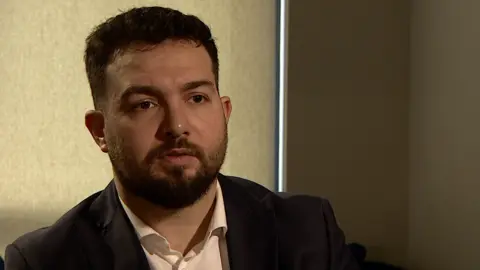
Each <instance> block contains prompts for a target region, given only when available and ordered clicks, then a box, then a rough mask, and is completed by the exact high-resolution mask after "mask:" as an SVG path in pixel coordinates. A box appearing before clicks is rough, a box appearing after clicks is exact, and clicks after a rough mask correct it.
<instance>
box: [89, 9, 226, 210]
mask: <svg viewBox="0 0 480 270" xmlns="http://www.w3.org/2000/svg"><path fill="white" fill-rule="evenodd" d="M85 65H86V71H87V76H88V80H89V83H90V88H91V91H92V97H93V100H94V105H95V110H94V111H89V112H87V114H86V116H85V123H86V126H87V127H88V129H89V131H90V133H91V134H92V136H93V137H94V139H95V141H96V143H97V144H98V145H99V147H100V149H101V150H102V151H103V152H105V153H108V154H109V157H110V160H111V162H112V166H113V169H114V172H115V177H116V180H117V181H118V184H121V185H122V187H123V189H125V190H126V191H128V192H130V193H133V194H135V195H137V196H139V197H142V198H143V199H146V200H148V201H150V202H152V203H155V204H157V205H160V206H163V207H165V208H170V209H177V208H182V207H186V206H188V205H191V204H193V203H194V202H195V201H197V200H198V199H199V198H200V197H201V196H202V195H203V194H205V193H206V191H207V190H208V188H209V187H210V186H211V184H212V183H213V181H214V180H215V177H216V176H217V174H218V172H219V170H220V167H221V166H222V164H223V161H224V158H225V154H226V148H227V123H228V119H229V117H230V112H231V103H230V99H229V98H228V97H220V95H219V91H218V67H219V64H218V55H217V48H216V45H215V42H214V40H213V38H212V36H211V33H210V29H209V28H208V26H206V25H205V24H204V23H203V22H202V21H201V20H199V19H198V18H197V17H195V16H191V15H185V14H182V13H181V12H179V11H176V10H172V9H168V8H162V7H145V8H135V9H131V10H129V11H127V12H124V13H122V14H119V15H117V16H115V17H113V18H110V19H108V20H107V21H106V22H104V23H103V24H101V25H99V26H98V27H97V28H95V29H94V31H93V32H92V33H91V34H90V36H89V37H88V38H87V44H86V50H85Z"/></svg>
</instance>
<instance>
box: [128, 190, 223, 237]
mask: <svg viewBox="0 0 480 270" xmlns="http://www.w3.org/2000/svg"><path fill="white" fill-rule="evenodd" d="M216 183H217V184H216V195H215V196H216V197H215V209H214V210H213V215H212V220H211V221H210V224H209V227H208V231H207V235H206V239H208V238H209V237H210V236H211V235H212V233H213V232H215V231H220V232H221V234H222V236H225V234H226V233H227V228H228V227H227V216H226V213H225V205H224V200H223V193H222V188H221V187H220V184H219V183H218V181H217V182H216ZM119 199H120V204H121V205H122V207H123V209H124V210H125V213H126V214H127V216H128V219H129V220H130V222H131V223H132V225H133V228H135V232H136V234H137V236H138V238H139V239H140V240H141V239H142V238H144V237H147V236H149V235H158V236H160V237H161V238H162V239H163V240H164V241H166V239H165V238H164V237H163V236H162V235H160V234H159V233H157V232H156V231H155V230H154V229H152V228H151V227H150V226H148V225H147V224H145V222H143V221H142V220H141V219H140V218H139V217H138V216H137V215H135V214H134V213H133V212H132V210H130V208H128V206H127V205H126V204H125V203H124V202H123V200H122V198H120V196H119Z"/></svg>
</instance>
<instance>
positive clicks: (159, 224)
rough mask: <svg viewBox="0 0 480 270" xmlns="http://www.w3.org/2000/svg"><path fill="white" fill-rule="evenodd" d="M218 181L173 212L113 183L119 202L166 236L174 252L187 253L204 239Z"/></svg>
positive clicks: (213, 205) (211, 213) (117, 183)
mask: <svg viewBox="0 0 480 270" xmlns="http://www.w3.org/2000/svg"><path fill="white" fill-rule="evenodd" d="M217 181H218V180H215V181H214V182H213V183H212V185H211V186H210V188H209V189H208V191H207V193H206V194H205V195H204V196H202V198H200V199H199V200H198V201H197V202H195V203H194V204H193V205H191V206H188V207H186V208H182V209H175V210H171V209H165V208H163V207H161V206H158V205H155V204H152V203H150V202H148V201H146V200H144V199H143V198H140V197H138V196H135V195H134V194H131V193H129V192H128V191H127V190H125V189H124V188H123V187H122V185H121V184H120V183H119V182H118V181H116V182H115V184H116V186H117V190H118V193H119V195H120V198H121V199H122V201H123V202H124V203H125V205H127V206H128V208H129V209H130V210H131V211H132V212H133V213H134V214H135V215H136V216H137V217H138V218H140V219H141V220H142V221H143V222H144V223H145V224H147V225H148V226H150V227H151V228H152V229H153V230H155V231H156V232H158V233H159V234H160V235H162V236H163V237H165V238H166V239H167V240H168V242H169V243H170V246H171V248H172V249H173V250H177V251H179V252H182V253H183V254H186V253H187V252H188V251H189V250H190V249H191V248H192V247H194V246H195V245H196V244H198V243H200V242H201V241H203V239H204V238H205V235H206V233H207V230H208V227H209V224H210V220H211V218H212V215H213V210H214V208H215V204H214V201H215V197H216V185H217Z"/></svg>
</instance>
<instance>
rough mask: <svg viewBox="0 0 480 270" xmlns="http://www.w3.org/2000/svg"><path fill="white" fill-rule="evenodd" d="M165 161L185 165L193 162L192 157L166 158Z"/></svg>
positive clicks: (193, 158)
mask: <svg viewBox="0 0 480 270" xmlns="http://www.w3.org/2000/svg"><path fill="white" fill-rule="evenodd" d="M165 159H166V160H168V161H169V162H171V163H174V164H187V163H190V162H192V161H193V160H195V157H194V156H187V155H184V156H166V157H165Z"/></svg>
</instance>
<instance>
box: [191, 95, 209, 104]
mask: <svg viewBox="0 0 480 270" xmlns="http://www.w3.org/2000/svg"><path fill="white" fill-rule="evenodd" d="M206 99H207V98H206V97H205V96H202V95H194V96H192V97H190V100H191V101H192V102H193V103H197V104H200V103H203V102H205V101H206Z"/></svg>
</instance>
